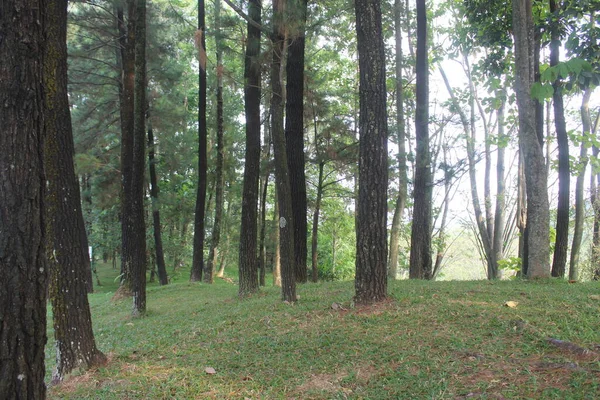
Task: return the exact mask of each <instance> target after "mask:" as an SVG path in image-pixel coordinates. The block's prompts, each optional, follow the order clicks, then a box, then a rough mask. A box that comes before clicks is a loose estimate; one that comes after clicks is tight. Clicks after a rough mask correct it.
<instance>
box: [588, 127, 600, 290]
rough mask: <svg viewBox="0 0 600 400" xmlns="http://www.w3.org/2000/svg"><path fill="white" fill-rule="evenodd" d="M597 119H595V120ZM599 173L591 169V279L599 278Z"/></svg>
mask: <svg viewBox="0 0 600 400" xmlns="http://www.w3.org/2000/svg"><path fill="white" fill-rule="evenodd" d="M596 121H597V120H596ZM598 153H599V151H598V147H596V146H593V147H592V154H593V155H594V157H595V158H598ZM599 190H600V173H594V172H593V171H592V176H591V182H590V192H591V193H592V195H591V199H590V200H591V202H592V209H593V210H594V228H593V235H592V268H593V269H594V273H593V279H594V280H595V281H598V280H600V193H599Z"/></svg>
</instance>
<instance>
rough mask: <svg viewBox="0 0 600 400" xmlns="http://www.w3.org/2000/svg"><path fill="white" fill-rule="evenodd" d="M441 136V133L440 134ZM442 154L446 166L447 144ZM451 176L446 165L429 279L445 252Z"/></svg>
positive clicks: (434, 275)
mask: <svg viewBox="0 0 600 400" xmlns="http://www.w3.org/2000/svg"><path fill="white" fill-rule="evenodd" d="M440 137H441V135H440ZM442 150H443V152H444V153H443V155H444V165H446V166H448V165H449V164H448V146H447V145H445V144H444V145H442ZM452 176H453V171H452V169H451V168H449V167H446V168H445V169H444V201H443V204H444V206H443V211H442V220H441V222H440V229H439V232H438V239H437V252H436V256H435V263H434V264H433V272H432V274H431V275H432V276H431V279H435V278H436V277H437V276H438V274H439V273H440V271H441V269H442V262H443V261H444V254H445V252H446V221H447V220H448V212H449V211H450V198H449V197H450V189H451V188H452Z"/></svg>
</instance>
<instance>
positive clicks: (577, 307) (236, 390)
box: [47, 265, 600, 399]
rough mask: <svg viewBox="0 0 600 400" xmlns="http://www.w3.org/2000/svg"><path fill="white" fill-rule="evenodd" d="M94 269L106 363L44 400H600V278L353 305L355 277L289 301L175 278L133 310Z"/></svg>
mask: <svg viewBox="0 0 600 400" xmlns="http://www.w3.org/2000/svg"><path fill="white" fill-rule="evenodd" d="M100 273H101V279H102V281H103V283H104V286H103V287H101V288H98V289H99V290H98V292H97V293H94V294H93V295H91V296H90V301H91V306H92V312H93V316H94V326H95V332H96V339H97V342H98V345H99V347H100V348H101V349H102V351H104V352H105V353H106V354H107V355H109V360H110V361H109V363H108V364H107V365H106V366H104V367H101V368H98V369H95V370H93V371H89V372H82V373H80V374H74V375H73V376H72V377H70V378H69V379H67V380H66V382H64V383H63V384H61V385H60V386H57V387H53V388H51V389H50V390H49V398H51V399H85V398H90V399H345V398H351V399H470V398H477V399H504V398H507V399H525V398H535V399H553V398H555V399H598V398H600V356H599V355H598V354H599V353H600V329H599V328H600V318H599V316H600V298H599V297H598V295H599V294H600V285H599V284H598V283H585V284H580V283H576V284H567V283H564V282H555V281H547V282H536V283H532V282H515V281H511V282H508V281H502V282H495V283H488V282H485V281H477V282H414V281H411V282H409V281H398V282H392V283H391V287H390V290H389V292H390V301H388V302H386V303H384V304H380V305H377V306H373V307H367V308H354V307H353V306H352V304H351V301H350V300H351V298H352V295H353V283H352V282H337V283H320V284H308V285H303V286H301V287H299V289H298V293H299V294H300V300H299V302H298V303H297V304H294V305H291V304H284V303H282V302H281V301H280V300H279V299H280V296H279V290H278V289H277V288H266V289H264V290H263V291H262V292H261V293H260V294H259V295H256V296H255V297H253V298H250V299H247V300H238V299H237V297H236V295H237V287H236V286H235V285H234V284H232V283H228V282H226V281H223V280H220V279H218V280H217V282H216V283H215V284H214V285H212V286H209V285H206V284H190V283H187V282H184V281H185V280H186V278H187V273H182V274H181V278H180V280H181V282H179V283H177V282H175V283H173V284H171V285H169V286H166V287H157V286H151V287H149V289H148V310H149V311H148V315H147V317H145V318H142V319H131V318H130V316H129V312H130V305H131V300H130V299H121V300H113V299H112V296H113V294H114V290H115V289H116V282H115V281H114V276H115V275H116V273H115V272H114V271H113V270H112V269H111V268H110V267H109V266H103V265H101V266H100ZM506 301H515V302H518V305H517V307H516V308H510V307H506V306H504V303H505V302H506ZM50 335H51V333H50ZM548 338H553V339H559V340H562V341H565V342H569V343H564V342H556V343H555V344H552V343H550V341H548ZM52 346H53V344H52V343H49V344H48V349H47V354H48V362H49V366H48V368H49V369H50V368H51V367H52V366H51V364H52V363H53V361H52V360H51V358H53V357H54V355H53V348H52ZM583 348H585V349H591V350H592V352H591V353H589V354H583V352H582V351H581V350H582V349H583ZM207 368H213V369H214V371H215V372H216V373H214V374H212V373H207V371H209V372H211V371H210V369H209V370H207Z"/></svg>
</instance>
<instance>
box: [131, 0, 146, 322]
mask: <svg viewBox="0 0 600 400" xmlns="http://www.w3.org/2000/svg"><path fill="white" fill-rule="evenodd" d="M135 3H136V10H135V18H136V22H135V101H134V135H135V137H134V141H133V179H132V182H131V196H132V204H131V212H132V214H133V215H132V220H131V221H132V223H133V231H134V236H133V237H132V239H133V240H134V242H133V243H132V255H133V257H132V263H131V277H132V280H131V283H132V285H131V287H132V290H133V316H134V317H136V316H141V315H144V314H145V313H146V223H145V221H144V216H145V209H144V177H145V172H146V107H147V104H148V103H147V101H146V0H135Z"/></svg>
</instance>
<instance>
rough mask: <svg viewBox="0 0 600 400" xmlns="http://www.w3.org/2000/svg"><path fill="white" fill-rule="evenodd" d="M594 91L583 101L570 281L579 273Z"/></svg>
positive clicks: (585, 95) (588, 93)
mask: <svg viewBox="0 0 600 400" xmlns="http://www.w3.org/2000/svg"><path fill="white" fill-rule="evenodd" d="M592 92H593V89H590V88H587V89H586V90H585V92H584V95H583V99H582V101H581V123H582V126H583V129H582V130H583V136H584V139H583V140H582V141H581V146H580V150H579V162H580V166H579V171H578V174H577V182H576V184H575V227H574V228H573V244H572V246H571V259H570V262H569V280H577V278H578V273H579V252H580V250H581V241H582V238H583V223H584V217H585V198H584V192H583V186H584V183H585V170H586V168H587V164H588V160H587V143H586V140H585V136H586V135H590V134H593V133H594V132H593V131H592V120H591V116H590V98H591V96H592Z"/></svg>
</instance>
